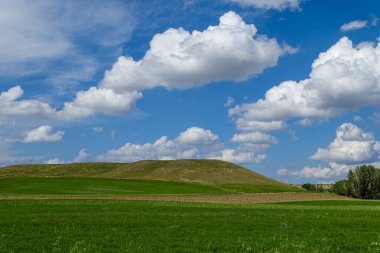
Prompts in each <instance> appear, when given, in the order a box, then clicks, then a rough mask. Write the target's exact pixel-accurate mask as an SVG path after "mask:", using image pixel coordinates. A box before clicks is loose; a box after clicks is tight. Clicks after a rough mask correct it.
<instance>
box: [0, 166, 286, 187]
mask: <svg viewBox="0 0 380 253" xmlns="http://www.w3.org/2000/svg"><path fill="white" fill-rule="evenodd" d="M14 177H18V178H22V177H97V178H124V179H145V180H164V181H179V182H192V183H203V184H250V185H253V184H254V185H268V186H288V185H287V184H284V183H281V182H278V181H275V180H273V179H270V178H268V177H265V176H263V175H260V174H258V173H255V172H253V171H251V170H248V169H246V168H244V167H241V166H238V165H235V164H232V163H228V162H224V161H219V160H170V161H155V160H154V161H138V162H134V163H71V164H25V165H13V166H8V167H4V168H1V169H0V178H14Z"/></svg>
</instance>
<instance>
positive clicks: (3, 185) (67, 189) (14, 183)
mask: <svg viewBox="0 0 380 253" xmlns="http://www.w3.org/2000/svg"><path fill="white" fill-rule="evenodd" d="M297 191H300V192H303V191H304V190H302V189H298V188H295V187H287V186H286V185H285V186H281V185H280V186H276V185H274V186H271V185H269V186H266V185H238V184H233V185H228V184H224V185H209V184H207V185H206V184H197V183H184V182H170V181H160V180H134V179H112V178H62V177H58V178H0V195H84V196H125V195H167V194H193V195H194V194H195V195H199V194H237V193H265V192H297Z"/></svg>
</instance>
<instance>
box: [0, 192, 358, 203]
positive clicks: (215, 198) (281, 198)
mask: <svg viewBox="0 0 380 253" xmlns="http://www.w3.org/2000/svg"><path fill="white" fill-rule="evenodd" d="M13 199H99V200H148V201H179V202H218V203H274V202H290V201H318V200H350V198H347V197H342V196H338V195H334V194H326V193H296V192H284V193H257V194H231V195H149V196H47V195H43V196H1V195H0V200H13ZM351 200H352V199H351Z"/></svg>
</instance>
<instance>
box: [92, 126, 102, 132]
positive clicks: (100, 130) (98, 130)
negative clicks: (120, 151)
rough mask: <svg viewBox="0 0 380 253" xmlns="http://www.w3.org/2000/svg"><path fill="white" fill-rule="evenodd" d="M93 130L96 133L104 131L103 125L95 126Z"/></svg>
mask: <svg viewBox="0 0 380 253" xmlns="http://www.w3.org/2000/svg"><path fill="white" fill-rule="evenodd" d="M92 131H93V132H94V133H96V134H98V133H101V132H103V127H93V128H92Z"/></svg>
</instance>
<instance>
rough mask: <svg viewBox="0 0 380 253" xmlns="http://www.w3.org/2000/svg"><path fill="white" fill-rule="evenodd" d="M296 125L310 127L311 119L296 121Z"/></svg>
mask: <svg viewBox="0 0 380 253" xmlns="http://www.w3.org/2000/svg"><path fill="white" fill-rule="evenodd" d="M298 124H299V125H301V126H304V127H307V126H311V124H313V121H312V120H311V119H301V120H299V121H298Z"/></svg>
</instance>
